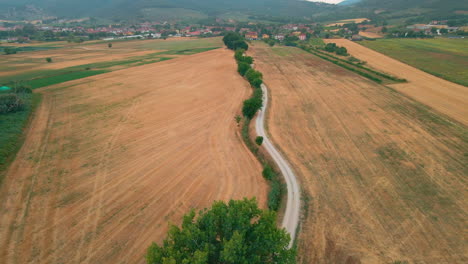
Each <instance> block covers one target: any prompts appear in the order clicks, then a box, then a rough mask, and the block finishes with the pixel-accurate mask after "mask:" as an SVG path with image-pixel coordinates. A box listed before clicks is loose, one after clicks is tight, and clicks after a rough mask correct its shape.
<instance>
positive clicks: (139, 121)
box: [0, 49, 268, 264]
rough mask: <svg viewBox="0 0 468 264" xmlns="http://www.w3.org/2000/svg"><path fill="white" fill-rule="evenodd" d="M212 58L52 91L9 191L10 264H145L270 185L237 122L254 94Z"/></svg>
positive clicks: (5, 249)
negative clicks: (224, 208) (150, 253)
mask: <svg viewBox="0 0 468 264" xmlns="http://www.w3.org/2000/svg"><path fill="white" fill-rule="evenodd" d="M232 56H233V54H232V52H231V51H228V50H223V49H219V50H213V51H209V52H206V53H200V54H196V55H191V56H185V57H182V58H177V59H173V60H170V61H165V62H161V63H156V64H148V65H144V66H139V67H133V68H129V69H126V70H121V71H115V72H112V73H107V74H102V75H99V76H93V77H89V78H86V79H81V80H76V81H72V82H68V83H64V84H61V85H56V86H51V87H48V88H45V89H42V90H41V93H42V94H43V97H44V100H43V104H42V105H41V106H40V108H39V110H38V112H37V114H36V116H35V118H34V120H33V123H32V126H31V129H30V130H29V132H28V136H27V139H26V142H25V144H24V146H23V148H22V149H21V151H20V153H19V154H18V156H17V158H16V160H15V161H14V163H13V164H12V166H11V167H10V169H9V171H8V172H7V175H6V177H5V181H4V183H3V185H2V187H1V189H0V260H1V261H0V262H1V263H8V264H10V263H12V264H23V263H142V262H144V254H145V251H146V249H147V247H148V246H149V245H150V243H151V242H152V241H155V242H161V240H162V239H163V238H164V237H165V236H166V232H167V228H168V224H169V223H175V224H178V223H180V220H181V217H182V215H183V214H185V213H187V212H188V211H189V210H190V209H198V208H205V207H208V206H210V205H211V204H212V202H213V201H214V200H229V199H241V198H243V197H257V199H258V201H259V203H260V205H261V207H265V204H266V195H267V191H268V185H267V184H266V182H265V180H264V179H263V177H262V176H261V165H260V164H259V163H258V162H257V160H256V159H255V157H254V156H253V155H252V154H251V153H250V152H249V151H248V149H247V148H246V147H245V146H244V144H243V142H242V140H241V137H240V135H238V133H237V132H236V131H237V128H236V122H235V120H234V117H235V116H236V115H237V114H238V113H239V111H240V108H241V102H242V101H243V100H244V99H245V98H247V97H248V96H249V93H250V87H248V86H247V85H246V83H245V82H244V80H243V79H242V78H241V77H240V76H239V74H238V73H237V70H236V65H235V62H234V60H233V59H232Z"/></svg>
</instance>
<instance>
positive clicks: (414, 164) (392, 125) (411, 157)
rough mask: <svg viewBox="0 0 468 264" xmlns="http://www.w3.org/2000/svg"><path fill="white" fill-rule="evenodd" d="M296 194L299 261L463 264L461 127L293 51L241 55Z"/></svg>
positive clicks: (464, 145) (257, 48) (258, 49)
mask: <svg viewBox="0 0 468 264" xmlns="http://www.w3.org/2000/svg"><path fill="white" fill-rule="evenodd" d="M249 53H250V54H251V55H253V56H254V58H255V60H256V61H255V64H256V67H257V68H258V70H260V71H261V72H262V73H263V74H264V79H265V83H266V85H267V86H268V87H269V89H270V92H271V108H270V112H269V120H268V126H269V133H270V134H271V136H272V139H273V141H274V142H275V143H276V144H277V145H278V146H279V148H280V149H281V150H282V151H283V152H284V154H285V156H286V157H287V158H288V159H289V160H290V162H291V163H292V165H293V167H294V168H295V170H296V172H297V173H298V174H299V175H300V181H301V184H302V186H301V187H302V188H303V190H304V192H305V194H306V195H305V198H304V201H303V202H304V207H305V210H304V216H303V218H304V219H303V222H302V229H301V231H300V235H299V244H298V245H299V256H300V257H299V263H392V262H393V261H399V260H400V261H408V262H409V263H466V261H467V260H468V258H467V254H466V250H465V249H466V245H465V240H464V239H465V236H464V231H465V229H466V217H467V203H466V197H467V192H466V190H467V185H466V181H465V179H466V175H467V166H466V164H467V157H466V152H467V149H468V142H467V138H466V133H467V130H466V127H465V126H463V125H461V124H459V123H456V122H452V121H450V120H447V119H445V118H444V117H443V116H439V115H438V114H437V113H434V112H432V111H431V110H428V109H427V107H425V106H423V105H421V104H420V103H418V102H416V101H414V100H412V99H409V98H408V97H405V96H403V95H401V94H400V93H398V92H396V91H394V90H392V89H389V88H387V87H384V86H381V85H378V84H376V83H373V82H371V81H369V80H367V79H364V78H362V77H360V76H358V75H356V74H354V73H351V72H349V71H346V70H345V69H343V68H341V67H338V66H336V65H334V64H332V63H329V62H327V61H324V60H321V59H319V58H318V57H315V56H313V55H311V54H308V53H305V52H303V51H301V50H299V49H297V48H287V47H274V48H269V47H267V46H266V45H265V44H262V43H257V44H255V45H254V47H252V48H251V49H250V50H249Z"/></svg>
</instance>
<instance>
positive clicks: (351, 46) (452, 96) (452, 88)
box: [325, 39, 468, 125]
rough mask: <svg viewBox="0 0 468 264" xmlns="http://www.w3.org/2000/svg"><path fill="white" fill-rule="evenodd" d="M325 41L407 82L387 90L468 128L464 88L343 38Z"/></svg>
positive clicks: (466, 98) (467, 107)
mask: <svg viewBox="0 0 468 264" xmlns="http://www.w3.org/2000/svg"><path fill="white" fill-rule="evenodd" d="M325 42H334V43H336V44H337V45H338V46H344V47H346V48H347V49H348V52H349V53H350V54H351V55H352V56H354V57H356V58H358V59H360V60H363V61H366V62H367V64H368V65H369V66H371V67H373V68H375V69H378V70H380V71H383V72H386V73H389V74H392V75H394V76H397V77H399V78H404V79H406V80H408V83H402V84H393V85H391V87H392V88H395V89H396V90H397V91H399V92H402V93H404V94H406V95H409V96H411V97H412V98H414V99H416V100H418V101H420V102H421V103H423V104H426V105H428V106H429V107H432V108H434V109H435V110H437V111H440V112H441V113H443V114H445V115H448V116H449V117H451V118H453V119H455V120H457V121H459V122H462V123H463V124H465V125H468V103H467V102H468V92H467V88H466V87H465V86H462V85H459V84H455V83H452V82H449V81H446V80H444V79H441V78H438V77H436V76H434V75H431V74H429V73H425V72H423V71H421V70H419V69H416V68H414V67H412V66H409V65H407V64H405V63H402V62H400V61H398V60H395V59H392V58H390V57H388V56H385V55H383V54H381V53H379V52H376V51H373V50H371V49H369V48H366V47H364V46H361V45H359V44H356V43H354V42H352V41H349V40H346V39H334V40H325ZM434 63H437V62H436V61H434Z"/></svg>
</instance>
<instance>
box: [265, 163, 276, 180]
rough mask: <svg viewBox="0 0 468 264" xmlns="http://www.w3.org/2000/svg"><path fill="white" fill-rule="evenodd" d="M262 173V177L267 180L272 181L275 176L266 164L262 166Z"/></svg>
mask: <svg viewBox="0 0 468 264" xmlns="http://www.w3.org/2000/svg"><path fill="white" fill-rule="evenodd" d="M262 175H263V178H265V179H266V180H268V181H272V180H273V179H275V178H276V173H275V171H274V170H273V168H271V167H270V165H268V164H266V165H265V167H263V172H262Z"/></svg>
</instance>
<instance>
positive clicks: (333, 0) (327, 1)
mask: <svg viewBox="0 0 468 264" xmlns="http://www.w3.org/2000/svg"><path fill="white" fill-rule="evenodd" d="M307 1H310V2H325V3H329V4H338V3H339V2H343V1H344V0H307Z"/></svg>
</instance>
